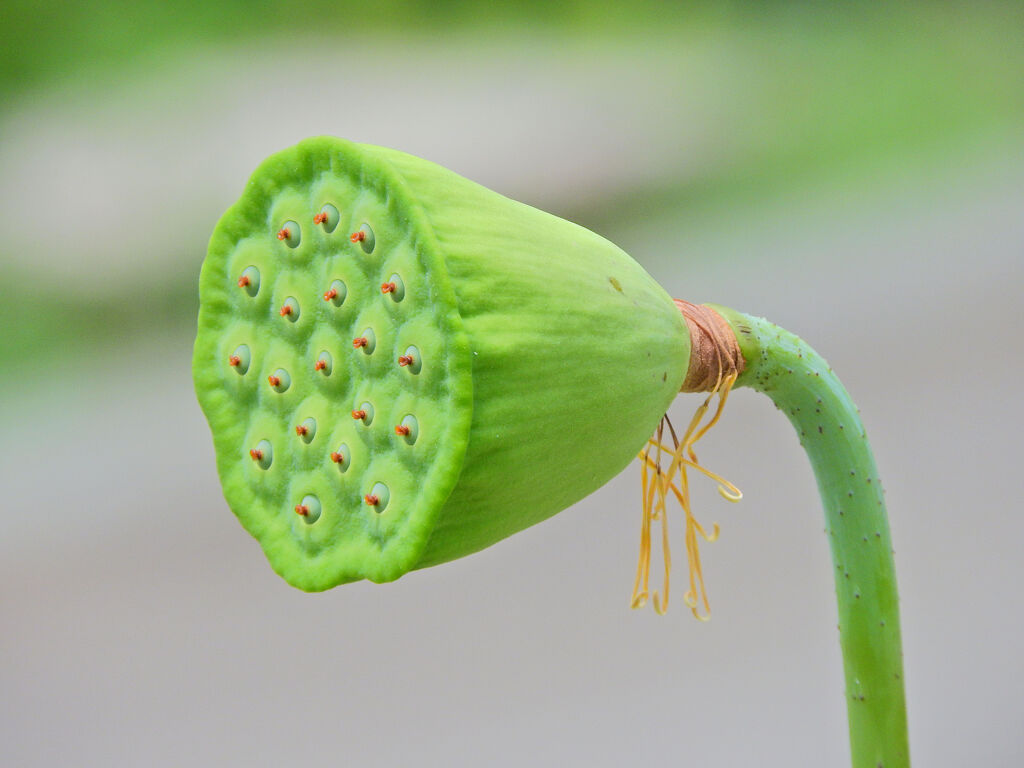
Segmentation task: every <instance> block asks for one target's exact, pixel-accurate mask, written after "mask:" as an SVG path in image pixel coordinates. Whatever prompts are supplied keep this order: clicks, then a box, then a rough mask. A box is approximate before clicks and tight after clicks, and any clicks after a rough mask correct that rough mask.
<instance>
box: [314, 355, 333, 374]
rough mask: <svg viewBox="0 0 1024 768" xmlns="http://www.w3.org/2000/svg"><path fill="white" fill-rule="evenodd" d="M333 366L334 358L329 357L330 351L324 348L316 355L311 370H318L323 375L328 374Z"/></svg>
mask: <svg viewBox="0 0 1024 768" xmlns="http://www.w3.org/2000/svg"><path fill="white" fill-rule="evenodd" d="M333 368H334V359H333V358H332V357H331V353H330V352H328V351H327V350H326V349H325V350H324V351H323V352H321V353H320V354H319V355H317V357H316V362H315V363H314V364H313V370H314V371H320V373H322V374H323V375H324V376H330V375H331V370H332V369H333Z"/></svg>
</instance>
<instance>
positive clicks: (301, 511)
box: [295, 504, 309, 517]
mask: <svg viewBox="0 0 1024 768" xmlns="http://www.w3.org/2000/svg"><path fill="white" fill-rule="evenodd" d="M295 514H297V515H301V516H302V517H306V515H308V514H309V507H307V506H306V505H305V504H296V505H295Z"/></svg>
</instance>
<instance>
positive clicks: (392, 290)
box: [380, 274, 405, 302]
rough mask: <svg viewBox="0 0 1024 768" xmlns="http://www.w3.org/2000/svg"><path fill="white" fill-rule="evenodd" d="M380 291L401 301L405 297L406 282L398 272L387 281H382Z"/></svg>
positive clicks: (394, 299)
mask: <svg viewBox="0 0 1024 768" xmlns="http://www.w3.org/2000/svg"><path fill="white" fill-rule="evenodd" d="M380 292H381V293H384V294H387V295H389V296H391V300H392V301H396V302H397V301H401V300H402V299H404V298H405V283H403V282H402V278H401V277H399V276H398V275H397V274H396V275H392V276H391V277H389V278H388V281H387V282H386V283H381V286H380Z"/></svg>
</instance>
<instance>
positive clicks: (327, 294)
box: [324, 288, 338, 301]
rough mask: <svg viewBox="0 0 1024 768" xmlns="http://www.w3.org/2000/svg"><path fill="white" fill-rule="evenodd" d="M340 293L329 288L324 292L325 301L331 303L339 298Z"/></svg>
mask: <svg viewBox="0 0 1024 768" xmlns="http://www.w3.org/2000/svg"><path fill="white" fill-rule="evenodd" d="M337 296H338V292H337V291H336V290H335V289H334V288H328V289H327V290H326V291H324V301H330V300H331V299H334V298H337Z"/></svg>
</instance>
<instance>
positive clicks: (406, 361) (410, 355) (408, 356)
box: [398, 346, 423, 374]
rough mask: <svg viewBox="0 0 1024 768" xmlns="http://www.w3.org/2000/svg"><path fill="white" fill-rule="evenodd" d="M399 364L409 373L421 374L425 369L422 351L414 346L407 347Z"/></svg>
mask: <svg viewBox="0 0 1024 768" xmlns="http://www.w3.org/2000/svg"><path fill="white" fill-rule="evenodd" d="M398 364H399V365H400V366H402V367H403V368H405V370H407V371H408V372H409V373H412V374H416V373H419V372H420V369H421V368H422V367H423V359H422V358H421V357H420V351H419V350H418V349H417V348H416V347H414V346H408V347H406V348H405V353H404V354H402V355H399V357H398Z"/></svg>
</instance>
